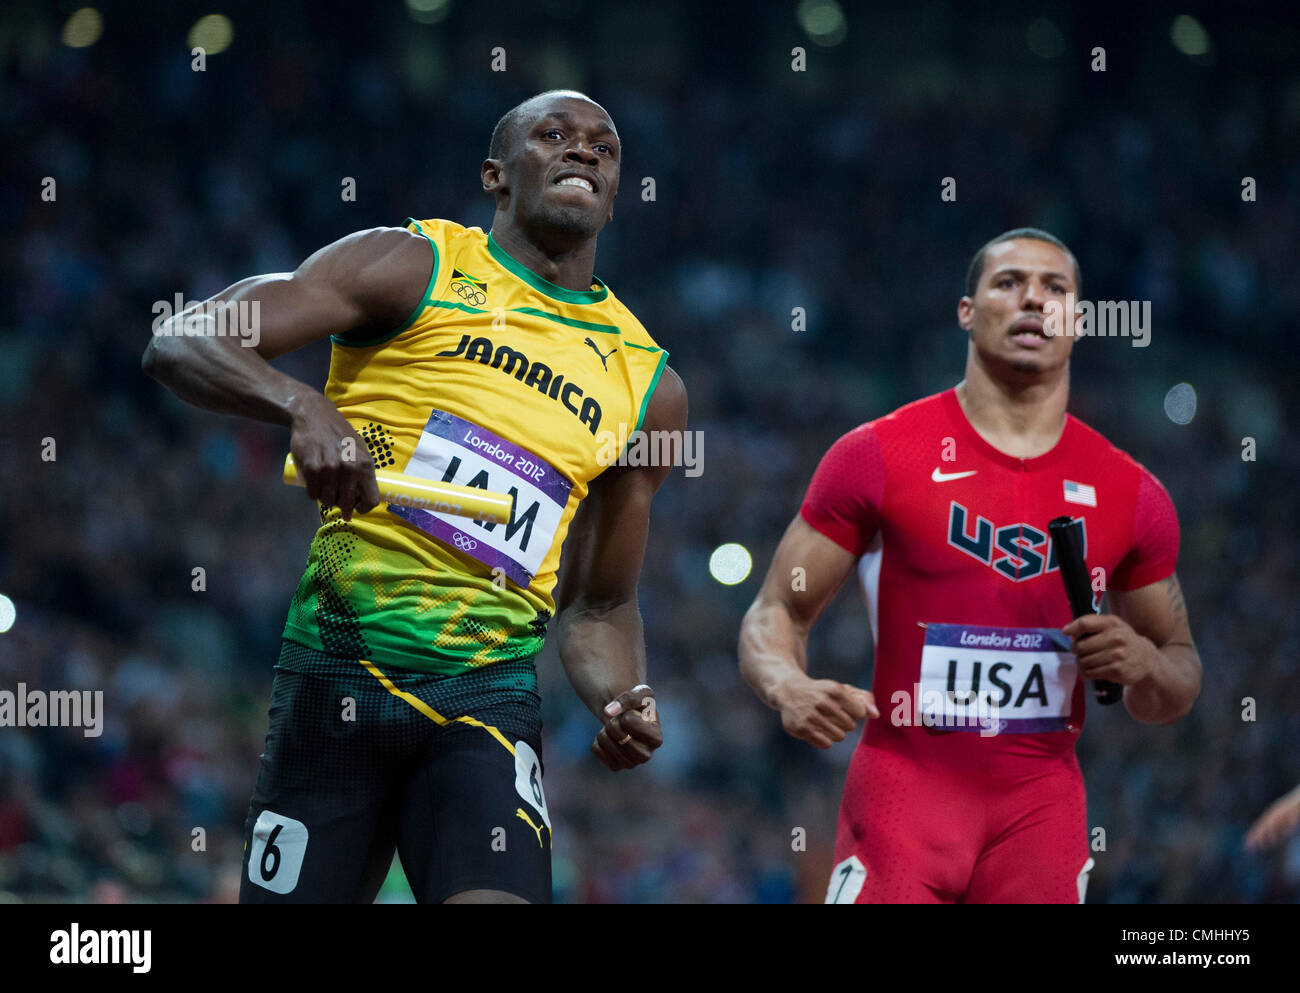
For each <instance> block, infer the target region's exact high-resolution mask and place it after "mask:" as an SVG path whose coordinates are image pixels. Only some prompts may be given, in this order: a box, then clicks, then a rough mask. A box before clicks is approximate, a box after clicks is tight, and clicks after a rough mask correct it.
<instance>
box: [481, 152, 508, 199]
mask: <svg viewBox="0 0 1300 993" xmlns="http://www.w3.org/2000/svg"><path fill="white" fill-rule="evenodd" d="M479 175H480V177H481V178H482V180H483V192H484V193H509V192H510V187H509V185H508V184H507V182H506V173H505V163H504V162H502V161H501V160H500V159H484V160H483V166H482V168H481V169H480V170H479Z"/></svg>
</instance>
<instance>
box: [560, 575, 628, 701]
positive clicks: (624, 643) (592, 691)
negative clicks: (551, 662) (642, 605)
mask: <svg viewBox="0 0 1300 993" xmlns="http://www.w3.org/2000/svg"><path fill="white" fill-rule="evenodd" d="M558 623H559V637H560V661H561V662H563V663H564V671H565V674H566V675H567V676H568V677H569V682H570V683H571V684H572V685H573V689H574V692H576V693H577V694H578V698H579V699H580V700H582V702H583V703H584V704H586V706H587V709H588V710H590V711H591V712H592V713H593V714H595V715H596V716H597V717H599V718H601V719H602V720H603V719H605V718H606V716H607V715H606V714H605V713H604V707H605V704H607V703H609V702H610V701H611V700H613V699H615V698H616V697H617V696H618V695H619V694H620V693H623V692H625V691H626V690H630V689H631V688H632V687H633V686H637V685H639V684H641V683H644V682H645V681H646V672H645V635H644V632H643V629H642V626H641V612H640V611H639V610H638V609H637V605H636V601H635V600H625V601H620V602H618V603H615V604H606V605H584V604H581V603H577V604H574V605H572V606H570V607H569V608H568V609H566V610H564V611H562V612H561V614H560V616H559V618H558Z"/></svg>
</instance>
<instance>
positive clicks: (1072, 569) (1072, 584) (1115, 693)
mask: <svg viewBox="0 0 1300 993" xmlns="http://www.w3.org/2000/svg"><path fill="white" fill-rule="evenodd" d="M1080 523H1081V522H1080V521H1076V520H1074V519H1073V518H1070V517H1057V518H1055V519H1054V520H1052V521H1050V522H1049V523H1048V525H1047V530H1048V533H1049V534H1051V536H1052V548H1054V549H1055V550H1056V564H1057V566H1059V567H1060V570H1061V579H1062V580H1063V581H1064V583H1065V595H1066V596H1067V597H1068V598H1069V600H1070V612H1071V613H1072V614H1074V616H1075V617H1085V616H1087V615H1088V614H1095V613H1097V611H1095V610H1093V607H1092V584H1091V583H1090V582H1088V564H1087V563H1086V562H1084V560H1083V529H1082V528H1080V527H1079V526H1078V525H1079V524H1080ZM1093 683H1094V686H1093V689H1094V691H1095V692H1096V696H1097V702H1098V703H1100V704H1102V705H1103V706H1110V705H1111V704H1113V703H1119V701H1120V700H1121V699H1122V698H1123V696H1124V687H1123V686H1121V685H1120V684H1119V683H1112V682H1110V681H1109V680H1106V679H1097V680H1094V681H1093Z"/></svg>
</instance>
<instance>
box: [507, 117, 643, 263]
mask: <svg viewBox="0 0 1300 993" xmlns="http://www.w3.org/2000/svg"><path fill="white" fill-rule="evenodd" d="M621 152H622V149H621V148H620V146H619V140H618V133H617V132H616V131H615V130H614V124H613V122H612V121H611V120H610V119H609V115H608V114H606V113H605V111H604V110H603V109H602V108H601V107H600V106H599V105H598V104H595V103H592V102H591V101H590V100H584V99H581V98H579V97H571V96H554V97H548V98H545V99H543V100H539V101H537V104H536V106H535V107H532V106H527V109H526V113H525V115H524V118H523V120H522V121H521V122H520V123H519V125H518V130H517V132H516V134H515V136H514V139H513V141H512V142H511V145H510V152H509V155H508V157H507V158H506V159H505V160H504V161H503V162H502V163H501V164H500V169H499V170H498V172H497V175H496V184H495V186H491V185H489V181H488V170H487V167H486V164H485V173H484V188H485V189H488V190H489V192H501V191H506V192H508V194H509V196H510V204H509V209H510V211H511V213H512V214H513V216H514V217H515V219H516V220H517V221H518V222H520V223H521V224H522V225H524V226H526V227H534V226H537V227H543V228H546V229H549V230H552V231H556V232H561V233H565V234H572V235H575V236H578V237H594V236H595V235H596V234H598V233H599V231H600V229H601V228H603V227H604V226H605V224H607V223H608V222H609V221H610V220H612V219H613V217H614V197H615V195H616V194H617V193H618V179H619V163H620V156H621Z"/></svg>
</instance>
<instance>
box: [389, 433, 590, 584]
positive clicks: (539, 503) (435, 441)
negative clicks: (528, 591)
mask: <svg viewBox="0 0 1300 993" xmlns="http://www.w3.org/2000/svg"><path fill="white" fill-rule="evenodd" d="M402 471H403V472H405V473H406V474H407V475H410V476H420V477H422V478H424V479H437V480H439V481H441V482H444V483H455V484H457V485H458V486H475V487H477V488H479V489H482V490H492V491H494V492H497V493H509V494H510V495H511V496H513V497H514V508H513V509H512V510H511V512H510V520H509V521H506V522H505V523H503V524H481V523H479V522H477V521H472V520H470V519H469V518H468V517H452V516H451V515H450V514H442V513H438V512H436V511H430V510H420V509H417V508H414V507H401V506H397V505H395V504H391V503H390V504H389V505H388V510H389V511H390V512H391V513H394V514H396V515H397V516H398V517H400V518H402V519H403V520H404V521H406V522H407V523H409V524H413V525H414V526H415V527H417V528H419V529H420V530H421V531H424V532H425V533H426V534H430V535H432V536H433V537H435V538H437V539H439V540H440V541H445V542H446V543H447V544H449V545H451V546H452V547H454V548H456V549H457V550H459V551H461V552H464V553H465V554H466V555H469V556H470V557H471V558H474V559H477V560H478V561H479V562H482V563H483V564H484V565H485V566H487V567H488V568H489V569H501V570H502V571H503V572H504V573H505V575H506V576H507V577H508V578H509V579H510V580H511V581H512V582H514V583H515V584H517V585H519V586H527V585H528V584H529V583H531V582H532V581H533V576H534V575H536V573H537V570H538V569H539V568H540V567H541V564H542V560H543V559H545V558H546V553H547V552H549V551H550V549H551V545H552V544H553V543H554V541H555V533H556V531H557V530H559V527H560V518H561V517H562V516H563V514H564V508H565V507H566V506H567V505H568V502H569V491H570V490H571V489H572V488H573V484H572V483H571V482H569V480H567V479H565V478H564V476H562V475H561V474H560V473H559V472H557V471H556V470H555V469H554V468H553V467H552V466H551V465H549V464H548V463H546V462H544V461H542V460H541V459H539V458H538V457H537V456H536V455H534V454H533V453H532V452H530V451H528V450H527V449H524V448H520V447H519V446H518V445H514V444H512V443H510V442H508V441H506V440H505V439H504V438H501V437H498V436H497V435H495V434H493V433H492V432H491V431H488V430H487V429H486V428H481V427H479V426H478V425H477V424H473V423H471V422H470V421H466V420H464V419H462V418H460V417H457V416H455V415H454V414H448V413H446V412H445V411H441V410H435V411H433V413H432V414H431V415H430V416H429V423H428V424H426V425H425V426H424V433H423V434H422V435H421V436H420V441H419V443H418V444H417V445H416V446H415V451H414V452H413V453H412V454H411V460H410V462H408V463H407V464H406V468H405V469H403V470H402Z"/></svg>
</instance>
